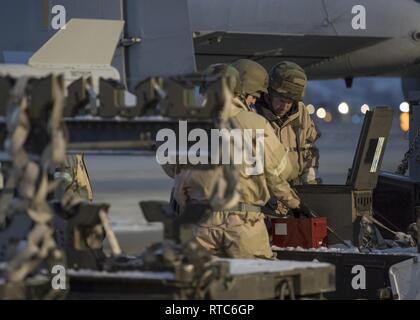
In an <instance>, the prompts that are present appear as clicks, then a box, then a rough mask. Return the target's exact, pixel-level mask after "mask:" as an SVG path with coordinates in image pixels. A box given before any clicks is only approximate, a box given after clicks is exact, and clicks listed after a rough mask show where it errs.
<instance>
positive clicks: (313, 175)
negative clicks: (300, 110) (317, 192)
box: [301, 109, 321, 184]
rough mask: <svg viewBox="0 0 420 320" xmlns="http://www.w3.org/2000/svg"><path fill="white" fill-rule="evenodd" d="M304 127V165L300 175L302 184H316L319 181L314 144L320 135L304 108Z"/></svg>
mask: <svg viewBox="0 0 420 320" xmlns="http://www.w3.org/2000/svg"><path fill="white" fill-rule="evenodd" d="M304 124H305V125H304V127H305V130H304V132H305V141H306V145H305V149H306V150H307V151H306V155H305V159H306V166H305V169H304V171H303V173H302V175H301V183H302V184H318V183H319V182H320V181H321V178H320V176H319V172H318V168H319V149H318V148H317V146H316V140H318V138H319V137H320V136H321V134H320V133H319V131H318V129H317V128H316V126H315V124H314V122H313V121H312V118H311V116H310V115H309V113H308V112H307V111H306V109H305V113H304Z"/></svg>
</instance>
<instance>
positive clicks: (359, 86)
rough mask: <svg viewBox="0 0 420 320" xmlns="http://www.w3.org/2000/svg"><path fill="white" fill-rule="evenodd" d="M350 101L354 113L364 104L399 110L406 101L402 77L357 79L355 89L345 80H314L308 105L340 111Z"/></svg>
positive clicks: (307, 98)
mask: <svg viewBox="0 0 420 320" xmlns="http://www.w3.org/2000/svg"><path fill="white" fill-rule="evenodd" d="M343 101H345V102H347V103H348V104H349V106H350V109H351V110H352V111H356V110H357V111H360V107H361V106H362V105H363V104H365V103H366V104H368V105H369V106H370V107H373V106H390V107H393V108H399V105H400V103H401V102H402V101H404V98H403V93H402V89H401V80H400V79H399V78H356V79H354V82H353V87H352V88H351V89H347V88H346V85H345V83H344V80H317V81H310V82H309V86H308V90H307V93H306V97H305V103H307V104H308V103H311V104H313V105H314V106H315V107H319V106H323V107H326V108H327V109H328V110H331V109H333V110H337V107H338V105H339V104H340V103H341V102H343Z"/></svg>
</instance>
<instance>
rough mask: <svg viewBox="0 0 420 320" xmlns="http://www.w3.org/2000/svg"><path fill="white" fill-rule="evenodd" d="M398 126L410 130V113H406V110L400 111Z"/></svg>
mask: <svg viewBox="0 0 420 320" xmlns="http://www.w3.org/2000/svg"><path fill="white" fill-rule="evenodd" d="M400 128H401V130H402V131H404V132H408V131H409V130H410V115H409V114H408V112H403V113H401V115H400Z"/></svg>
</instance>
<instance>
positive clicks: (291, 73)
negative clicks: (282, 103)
mask: <svg viewBox="0 0 420 320" xmlns="http://www.w3.org/2000/svg"><path fill="white" fill-rule="evenodd" d="M307 84H308V78H307V77H306V74H305V71H304V70H303V69H302V68H301V67H300V66H299V65H297V64H296V63H293V62H289V61H283V62H280V63H278V64H277V65H275V66H274V67H273V68H272V69H271V71H270V84H269V91H270V94H280V95H283V96H285V97H287V98H289V99H292V100H294V101H296V102H297V101H302V99H303V97H304V95H305V90H306V86H307Z"/></svg>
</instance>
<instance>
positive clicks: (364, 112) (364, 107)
mask: <svg viewBox="0 0 420 320" xmlns="http://www.w3.org/2000/svg"><path fill="white" fill-rule="evenodd" d="M360 111H361V112H362V113H363V114H366V112H368V111H370V108H369V106H368V105H367V104H364V105H363V106H362V107H361V108H360Z"/></svg>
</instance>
